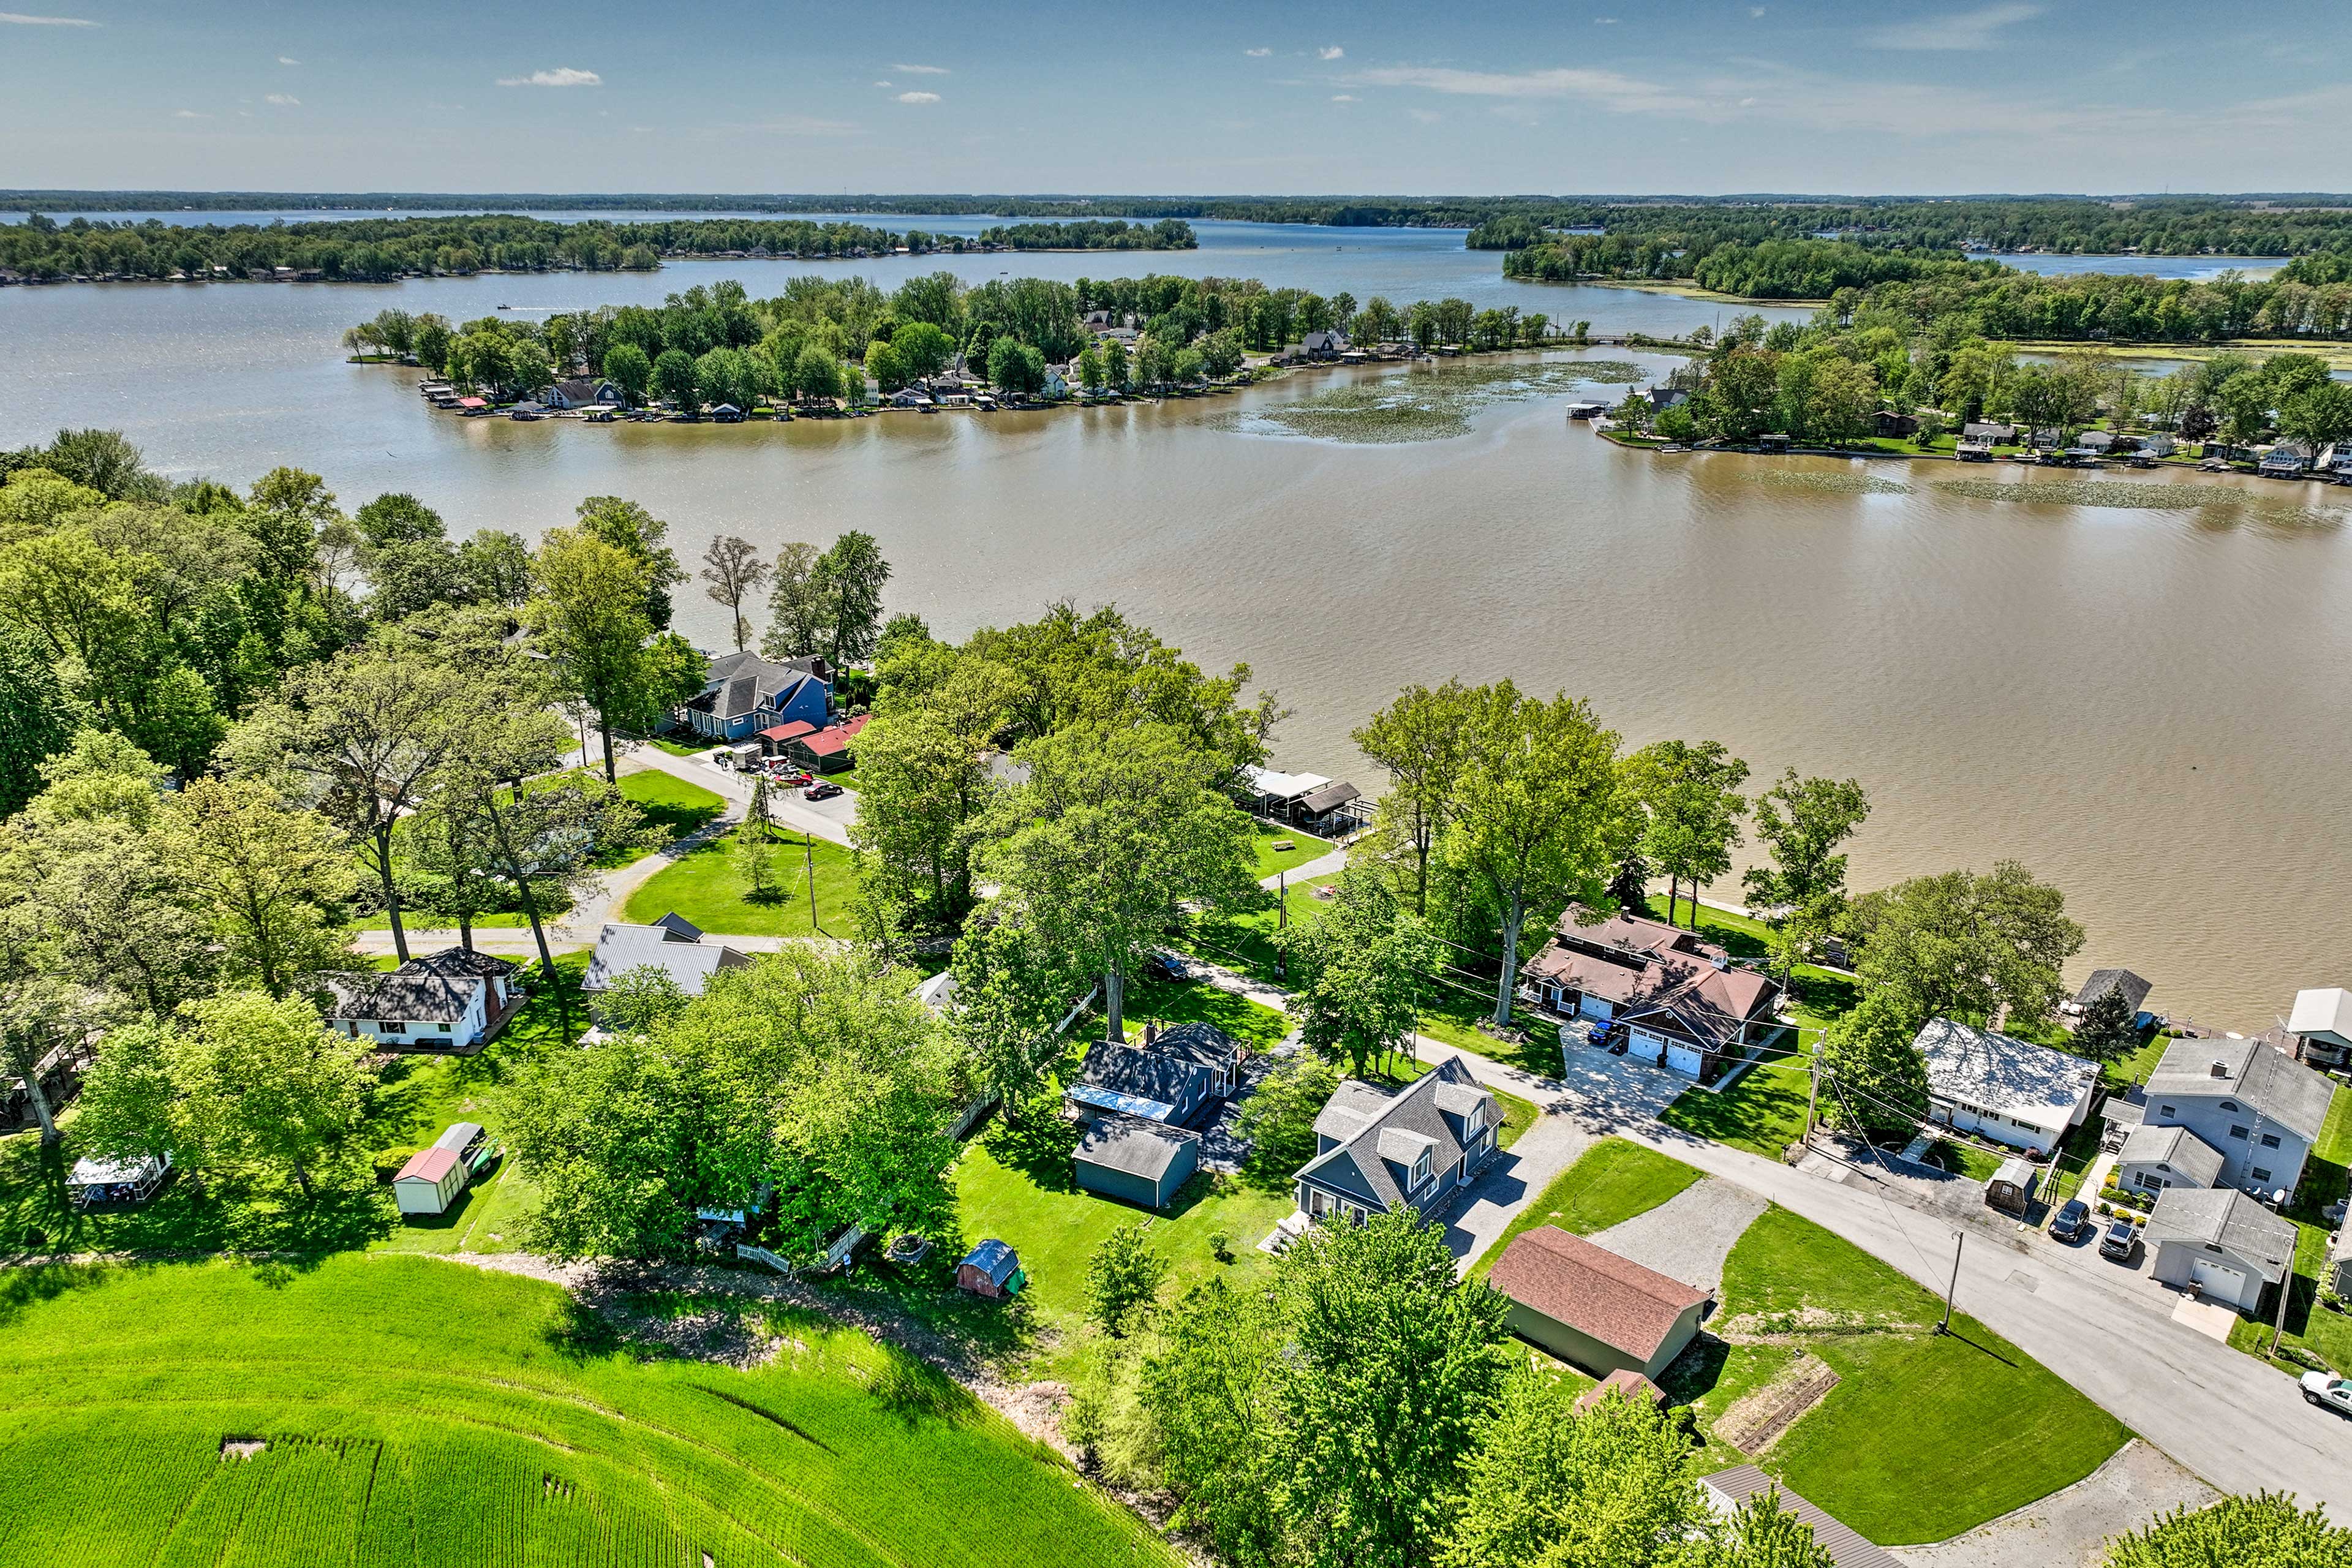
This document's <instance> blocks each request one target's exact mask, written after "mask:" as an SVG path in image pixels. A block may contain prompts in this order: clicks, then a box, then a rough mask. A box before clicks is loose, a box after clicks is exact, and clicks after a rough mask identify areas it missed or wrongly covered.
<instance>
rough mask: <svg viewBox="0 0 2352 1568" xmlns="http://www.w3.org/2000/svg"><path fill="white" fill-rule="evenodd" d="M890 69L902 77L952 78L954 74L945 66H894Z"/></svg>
mask: <svg viewBox="0 0 2352 1568" xmlns="http://www.w3.org/2000/svg"><path fill="white" fill-rule="evenodd" d="M891 69H892V70H894V71H897V72H898V73H899V74H901V75H903V76H953V75H954V74H955V73H954V72H953V71H950V69H948V68H947V67H945V66H901V65H894V66H892V67H891Z"/></svg>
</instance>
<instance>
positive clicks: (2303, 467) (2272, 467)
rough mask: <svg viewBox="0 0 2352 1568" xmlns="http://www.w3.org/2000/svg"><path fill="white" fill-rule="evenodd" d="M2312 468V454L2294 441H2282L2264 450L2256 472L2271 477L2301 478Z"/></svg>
mask: <svg viewBox="0 0 2352 1568" xmlns="http://www.w3.org/2000/svg"><path fill="white" fill-rule="evenodd" d="M2310 468H2311V454H2310V453H2309V452H2308V451H2306V450H2305V449H2304V448H2303V447H2301V446H2299V445H2297V444H2296V443H2294V442H2293V441H2281V442H2280V443H2279V444H2278V445H2277V446H2275V447H2272V448H2271V449H2270V450H2269V451H2267V452H2264V453H2263V456H2262V460H2261V461H2260V462H2259V463H2257V464H2255V465H2254V472H2256V473H2258V474H2260V475H2262V476H2263V478H2264V479H2301V478H2303V476H2304V474H2305V472H2307V471H2308V470H2309V469H2310Z"/></svg>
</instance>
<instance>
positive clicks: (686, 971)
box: [580, 924, 751, 996]
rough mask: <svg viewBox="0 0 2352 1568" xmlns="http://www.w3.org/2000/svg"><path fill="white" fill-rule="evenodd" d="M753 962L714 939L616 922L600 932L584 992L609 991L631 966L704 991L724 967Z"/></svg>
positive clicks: (740, 966) (693, 993)
mask: <svg viewBox="0 0 2352 1568" xmlns="http://www.w3.org/2000/svg"><path fill="white" fill-rule="evenodd" d="M750 964H751V960H750V959H748V958H746V957H744V956H743V955H742V954H741V953H740V952H736V951H735V950H734V949H733V948H731V947H728V946H725V945H723V944H721V943H719V942H679V941H677V940H676V939H675V938H672V937H670V936H669V935H668V933H667V931H664V930H663V928H661V927H660V926H657V925H656V926H640V925H621V924H614V925H608V926H606V927H605V928H604V930H603V931H600V932H598V933H597V937H596V952H595V954H594V956H593V957H592V958H590V959H589V960H588V973H587V976H586V978H584V979H583V980H582V981H581V983H580V988H581V989H582V990H583V991H609V990H610V989H612V986H613V982H614V981H615V980H618V979H619V978H620V977H621V976H622V975H624V974H626V973H628V972H629V971H630V970H632V969H643V968H646V967H648V966H650V967H652V968H655V969H658V970H661V971H662V972H664V973H667V975H668V976H669V977H670V978H671V979H672V980H674V981H676V982H677V988H678V989H679V990H680V991H683V992H685V993H686V994H688V996H699V995H701V994H702V987H703V984H704V983H705V982H707V981H709V978H710V977H711V976H712V975H713V974H715V973H718V972H719V970H722V969H743V968H747V967H749V966H750Z"/></svg>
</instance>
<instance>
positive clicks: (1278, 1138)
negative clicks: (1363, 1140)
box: [1234, 1051, 1339, 1190]
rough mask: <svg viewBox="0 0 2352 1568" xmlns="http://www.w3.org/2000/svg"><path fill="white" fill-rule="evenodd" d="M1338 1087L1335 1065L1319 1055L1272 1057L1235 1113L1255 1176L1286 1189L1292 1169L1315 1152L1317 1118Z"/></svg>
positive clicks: (1295, 1053)
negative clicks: (1246, 1142)
mask: <svg viewBox="0 0 2352 1568" xmlns="http://www.w3.org/2000/svg"><path fill="white" fill-rule="evenodd" d="M1338 1088H1339V1069H1338V1068H1335V1067H1333V1066H1332V1065H1331V1064H1330V1063H1329V1062H1327V1061H1325V1060H1323V1059H1322V1058H1320V1057H1318V1056H1315V1055H1313V1054H1311V1053H1309V1052H1306V1051H1293V1052H1291V1053H1289V1054H1288V1055H1286V1056H1282V1057H1278V1058H1276V1059H1275V1063H1274V1066H1273V1068H1271V1069H1269V1070H1268V1071H1267V1072H1266V1074H1265V1077H1263V1078H1261V1079H1259V1080H1258V1085H1257V1088H1255V1089H1252V1090H1251V1091H1250V1095H1249V1098H1248V1099H1246V1100H1243V1101H1242V1104H1241V1110H1239V1112H1237V1113H1236V1115H1235V1117H1234V1124H1235V1130H1236V1131H1238V1132H1239V1133H1240V1134H1241V1136H1243V1137H1244V1138H1246V1139H1248V1140H1249V1145H1250V1163H1249V1170H1250V1174H1251V1176H1252V1177H1253V1178H1254V1179H1255V1180H1256V1181H1257V1182H1259V1183H1260V1184H1263V1185H1266V1186H1271V1187H1276V1188H1279V1189H1282V1190H1287V1189H1288V1188H1289V1185H1290V1181H1291V1176H1292V1173H1295V1172H1296V1171H1297V1169H1298V1168H1299V1167H1300V1166H1301V1165H1304V1164H1305V1163H1307V1161H1309V1160H1311V1159H1313V1158H1314V1157H1315V1154H1316V1149H1317V1142H1318V1140H1317V1138H1316V1135H1315V1119H1316V1118H1317V1117H1318V1116H1320V1115H1321V1114H1322V1113H1323V1107H1324V1106H1325V1105H1326V1104H1328V1103H1329V1101H1330V1099H1331V1095H1332V1092H1333V1091H1334V1090H1336V1089H1338Z"/></svg>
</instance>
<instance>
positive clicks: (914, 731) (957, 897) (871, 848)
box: [849, 706, 995, 931]
mask: <svg viewBox="0 0 2352 1568" xmlns="http://www.w3.org/2000/svg"><path fill="white" fill-rule="evenodd" d="M985 740H986V736H985V735H981V736H977V737H976V736H973V735H971V734H969V733H959V732H958V731H957V730H956V729H955V728H953V727H952V726H951V725H950V722H949V721H947V719H945V718H944V717H942V715H941V714H940V712H939V711H938V710H935V709H934V708H932V707H929V706H926V707H922V708H917V709H914V710H909V711H906V712H900V713H890V714H884V715H882V716H880V717H877V718H875V719H873V720H871V721H868V722H867V724H866V727H865V729H863V730H862V731H859V732H858V734H857V735H856V738H855V739H853V740H852V741H851V742H850V752H851V754H852V755H853V756H855V757H856V762H857V800H858V812H857V820H856V822H854V823H852V824H851V825H850V828H849V841H850V843H851V844H852V845H853V846H855V847H856V849H857V852H858V854H859V856H860V858H861V863H862V864H866V865H869V866H870V867H871V868H872V870H873V872H874V873H875V874H876V875H877V876H879V877H881V878H883V879H885V880H886V881H887V882H888V883H890V884H891V885H892V886H893V887H894V888H895V889H898V892H899V896H900V897H901V898H902V899H903V900H918V899H919V900H920V902H921V907H922V911H923V918H922V924H923V925H924V926H926V927H927V928H929V929H930V930H932V931H954V930H956V929H958V927H960V926H961V923H962V921H963V917H964V915H965V913H966V912H967V911H968V910H970V909H971V904H972V899H973V891H972V879H971V868H972V859H973V857H974V855H975V853H976V851H977V849H978V847H979V841H980V832H981V828H980V818H981V816H982V812H984V811H985V810H986V809H987V807H988V805H989V803H990V801H991V800H992V798H993V796H994V795H995V790H994V787H993V786H992V784H991V781H990V778H989V773H988V768H987V765H986V764H985V763H983V762H982V760H981V747H982V744H983V743H984V742H985Z"/></svg>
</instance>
